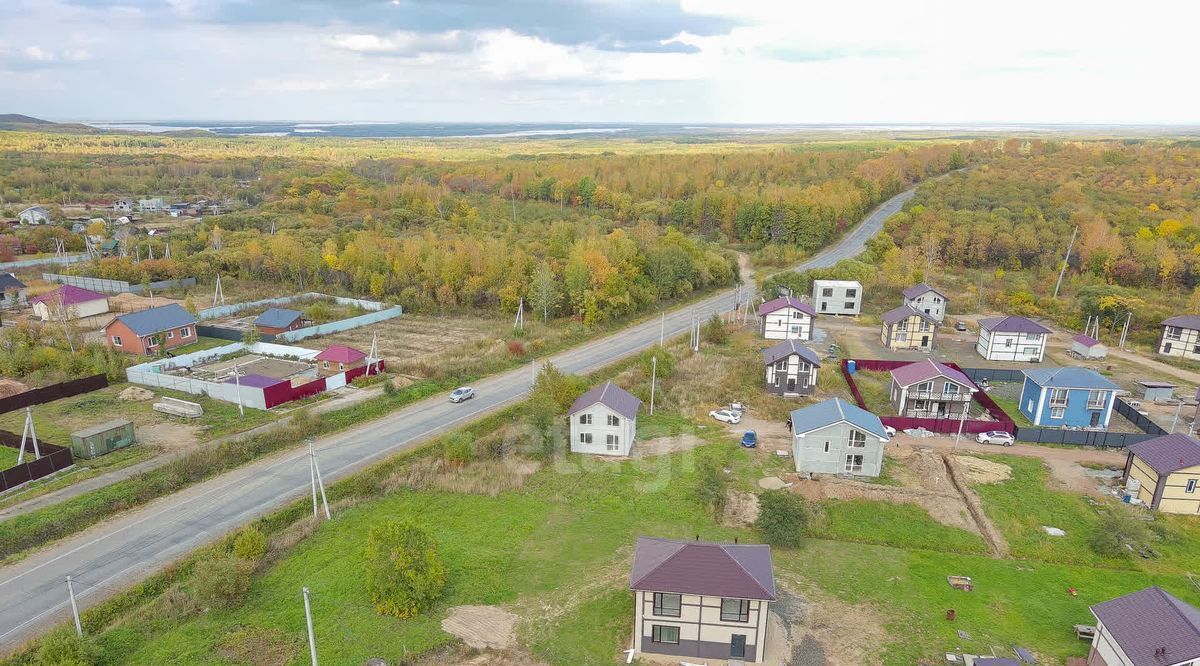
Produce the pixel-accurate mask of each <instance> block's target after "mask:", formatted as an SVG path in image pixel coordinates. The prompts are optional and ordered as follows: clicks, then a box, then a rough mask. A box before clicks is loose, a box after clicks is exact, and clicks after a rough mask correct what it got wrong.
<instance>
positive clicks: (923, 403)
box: [913, 400, 929, 410]
mask: <svg viewBox="0 0 1200 666" xmlns="http://www.w3.org/2000/svg"><path fill="white" fill-rule="evenodd" d="M913 409H916V410H922V409H929V401H928V400H914V401H913Z"/></svg>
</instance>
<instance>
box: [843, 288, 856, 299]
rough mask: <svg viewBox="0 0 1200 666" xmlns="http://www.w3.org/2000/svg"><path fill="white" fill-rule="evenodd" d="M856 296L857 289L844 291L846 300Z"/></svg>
mask: <svg viewBox="0 0 1200 666" xmlns="http://www.w3.org/2000/svg"><path fill="white" fill-rule="evenodd" d="M857 295H858V290H857V289H847V290H846V298H854V297H855V296H857Z"/></svg>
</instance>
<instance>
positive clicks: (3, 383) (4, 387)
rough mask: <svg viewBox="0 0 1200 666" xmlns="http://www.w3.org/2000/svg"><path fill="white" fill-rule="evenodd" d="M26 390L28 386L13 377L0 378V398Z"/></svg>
mask: <svg viewBox="0 0 1200 666" xmlns="http://www.w3.org/2000/svg"><path fill="white" fill-rule="evenodd" d="M28 390H29V387H28V386H26V385H24V384H22V383H21V382H19V381H17V380H15V379H0V398H8V397H11V396H14V395H17V394H18V393H24V392H26V391H28Z"/></svg>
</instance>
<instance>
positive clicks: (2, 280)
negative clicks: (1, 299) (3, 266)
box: [0, 273, 25, 290]
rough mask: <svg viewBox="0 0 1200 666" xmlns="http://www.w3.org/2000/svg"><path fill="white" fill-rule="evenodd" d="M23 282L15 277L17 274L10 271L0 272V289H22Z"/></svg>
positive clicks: (23, 286)
mask: <svg viewBox="0 0 1200 666" xmlns="http://www.w3.org/2000/svg"><path fill="white" fill-rule="evenodd" d="M24 288H25V283H24V282H21V281H20V280H18V279H17V276H15V275H13V274H12V273H0V290H3V289H24Z"/></svg>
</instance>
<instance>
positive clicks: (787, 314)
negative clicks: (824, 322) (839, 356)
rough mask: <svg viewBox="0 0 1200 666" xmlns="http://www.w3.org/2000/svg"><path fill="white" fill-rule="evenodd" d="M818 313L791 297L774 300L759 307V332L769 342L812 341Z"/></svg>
mask: <svg viewBox="0 0 1200 666" xmlns="http://www.w3.org/2000/svg"><path fill="white" fill-rule="evenodd" d="M816 316H817V311H816V310H814V309H813V307H812V306H811V305H809V304H808V303H805V302H804V301H801V300H800V299H798V298H793V297H791V296H783V297H780V298H776V299H772V300H769V301H767V302H766V303H763V304H762V305H760V306H758V318H759V332H760V333H761V334H762V336H763V337H764V338H766V339H767V340H812V327H813V319H814V318H815V317H816Z"/></svg>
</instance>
